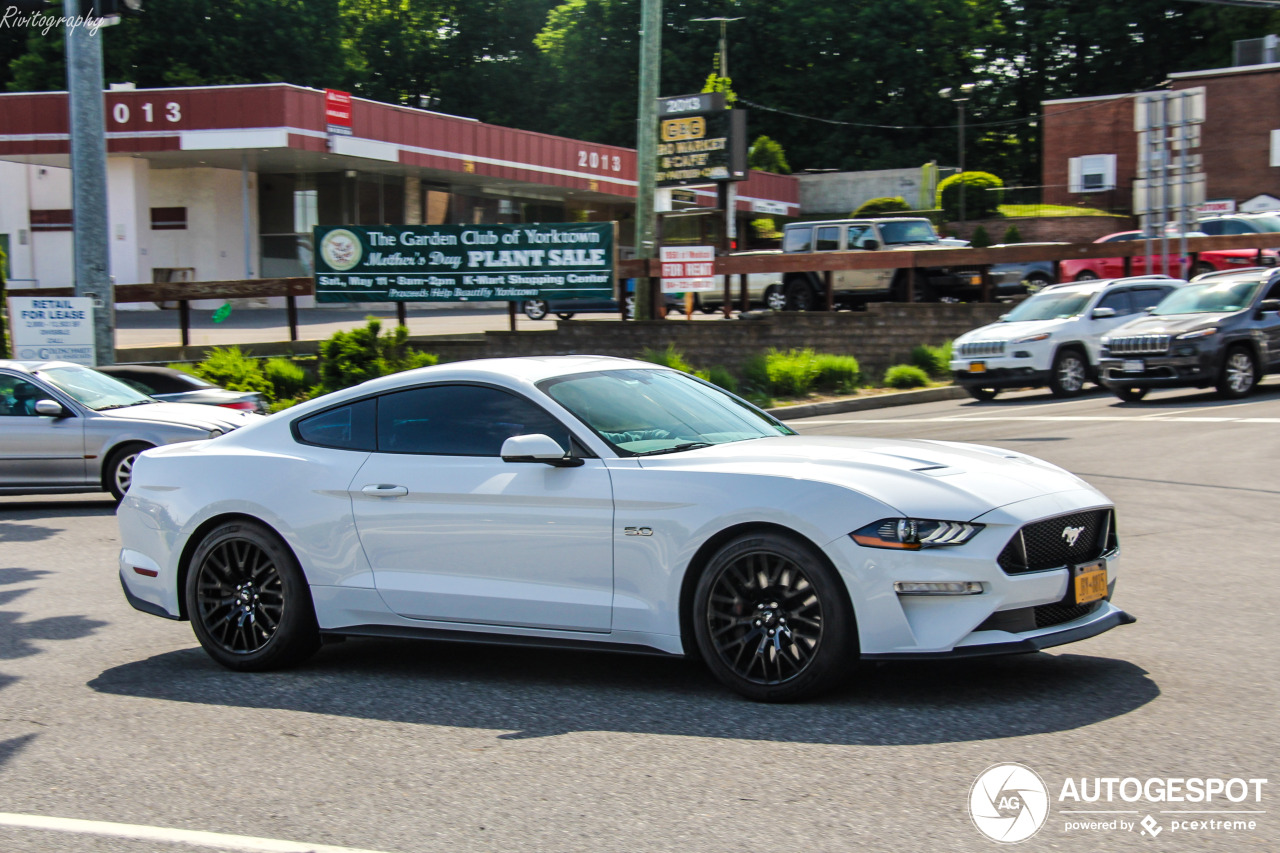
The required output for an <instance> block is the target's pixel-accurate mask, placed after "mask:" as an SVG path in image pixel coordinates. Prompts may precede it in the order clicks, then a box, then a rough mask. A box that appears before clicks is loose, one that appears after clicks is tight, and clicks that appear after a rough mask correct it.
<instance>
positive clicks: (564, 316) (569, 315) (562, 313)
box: [556, 311, 573, 320]
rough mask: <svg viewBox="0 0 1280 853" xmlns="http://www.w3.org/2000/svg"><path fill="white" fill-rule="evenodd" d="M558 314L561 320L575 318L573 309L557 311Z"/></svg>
mask: <svg viewBox="0 0 1280 853" xmlns="http://www.w3.org/2000/svg"><path fill="white" fill-rule="evenodd" d="M556 316H557V317H559V318H560V319H561V320H572V319H573V312H572V311H557V312H556Z"/></svg>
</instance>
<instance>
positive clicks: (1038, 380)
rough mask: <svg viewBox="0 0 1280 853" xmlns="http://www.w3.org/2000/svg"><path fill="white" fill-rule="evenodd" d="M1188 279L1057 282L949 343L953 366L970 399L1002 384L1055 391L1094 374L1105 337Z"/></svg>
mask: <svg viewBox="0 0 1280 853" xmlns="http://www.w3.org/2000/svg"><path fill="white" fill-rule="evenodd" d="M1184 283H1185V282H1183V281H1181V280H1179V279H1169V278H1163V277H1161V276H1132V277H1130V278H1118V279H1107V280H1102V281H1082V282H1075V283H1071V284H1055V285H1050V286H1049V287H1046V288H1044V289H1043V290H1041V291H1040V292H1039V293H1036V294H1035V295H1034V296H1030V297H1028V298H1027V299H1026V300H1024V301H1023V302H1021V303H1019V304H1018V306H1017V307H1015V308H1014V309H1013V310H1012V311H1010V312H1009V313H1008V314H1005V315H1004V316H1003V317H1001V318H1000V320H999V322H996V323H991V324H990V325H987V326H983V327H982V328H979V329H974V330H973V331H971V332H965V333H964V334H963V335H961V336H960V337H958V338H956V339H955V341H954V343H952V345H951V372H952V376H953V377H954V378H955V381H956V384H957V385H960V386H961V387H963V388H964V389H965V391H967V392H968V393H969V396H971V397H973V398H974V399H975V400H992V399H994V398H995V396H996V395H997V394H999V393H1000V391H1001V390H1002V389H1005V388H1040V387H1044V386H1045V385H1047V386H1049V390H1050V391H1052V392H1053V395H1054V396H1055V397H1072V396H1075V395H1077V394H1081V393H1083V392H1084V388H1085V384H1086V383H1088V382H1090V381H1096V380H1097V366H1098V360H1099V353H1100V351H1101V348H1102V337H1103V335H1105V334H1106V333H1107V332H1109V331H1111V330H1112V329H1114V328H1115V327H1116V326H1119V325H1121V324H1122V323H1125V322H1128V321H1129V320H1131V319H1132V318H1133V317H1134V316H1135V315H1137V314H1141V313H1142V312H1144V311H1145V310H1146V309H1147V308H1150V307H1151V306H1153V305H1155V304H1157V303H1158V302H1160V300H1162V299H1164V297H1165V296H1166V295H1168V293H1169V292H1170V291H1172V290H1174V289H1175V288H1177V287H1179V286H1181V285H1183V284H1184Z"/></svg>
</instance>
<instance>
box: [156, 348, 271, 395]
mask: <svg viewBox="0 0 1280 853" xmlns="http://www.w3.org/2000/svg"><path fill="white" fill-rule="evenodd" d="M179 367H184V366H183V365H179ZM185 367H186V368H187V370H188V371H189V372H190V373H192V374H194V375H196V376H199V377H200V378H201V379H207V380H209V381H210V382H212V383H213V384H214V385H221V386H222V387H223V388H227V389H230V390H232V391H252V392H256V393H258V394H262V395H264V396H265V397H266V398H267V399H268V400H272V399H275V389H274V388H273V387H272V385H271V381H270V380H269V379H267V377H266V376H264V375H263V373H262V362H260V361H259V360H257V359H255V358H252V357H251V356H249V355H247V354H246V353H244V352H242V351H241V350H240V347H237V346H232V347H214V348H213V349H211V350H209V353H208V354H207V355H206V356H205V357H204V361H202V362H200V363H199V364H195V365H189V366H185Z"/></svg>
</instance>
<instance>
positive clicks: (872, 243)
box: [862, 240, 880, 252]
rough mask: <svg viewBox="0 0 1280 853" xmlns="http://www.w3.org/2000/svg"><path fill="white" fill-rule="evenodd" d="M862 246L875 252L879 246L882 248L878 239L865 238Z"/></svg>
mask: <svg viewBox="0 0 1280 853" xmlns="http://www.w3.org/2000/svg"><path fill="white" fill-rule="evenodd" d="M862 248H863V249H865V250H866V251H868V252H874V251H875V250H876V249H879V248H880V241H878V240H863V241H862Z"/></svg>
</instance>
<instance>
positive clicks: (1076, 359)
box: [1049, 348, 1089, 397]
mask: <svg viewBox="0 0 1280 853" xmlns="http://www.w3.org/2000/svg"><path fill="white" fill-rule="evenodd" d="M1088 381H1089V361H1088V359H1086V358H1085V355H1084V353H1082V352H1080V350H1078V349H1071V348H1066V349H1061V350H1059V351H1058V354H1057V355H1056V356H1054V358H1053V369H1052V370H1051V371H1050V372H1049V390H1050V391H1052V392H1053V396H1055V397H1078V396H1080V395H1081V394H1083V393H1084V386H1085V383H1086V382H1088Z"/></svg>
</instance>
